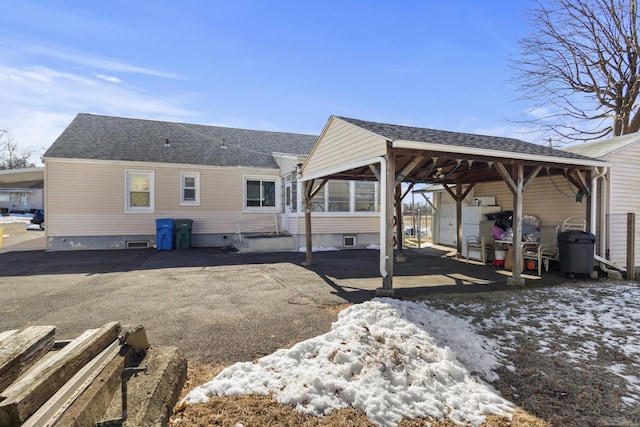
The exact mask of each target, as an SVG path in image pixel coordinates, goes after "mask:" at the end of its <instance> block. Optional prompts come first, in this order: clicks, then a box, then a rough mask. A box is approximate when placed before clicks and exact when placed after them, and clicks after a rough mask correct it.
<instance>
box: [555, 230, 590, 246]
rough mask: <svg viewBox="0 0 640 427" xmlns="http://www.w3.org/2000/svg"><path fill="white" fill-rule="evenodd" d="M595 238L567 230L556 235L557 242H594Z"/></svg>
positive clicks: (578, 231) (584, 233)
mask: <svg viewBox="0 0 640 427" xmlns="http://www.w3.org/2000/svg"><path fill="white" fill-rule="evenodd" d="M595 241H596V236H595V234H592V233H587V232H586V231H581V230H569V231H562V232H560V233H558V242H563V243H567V242H595Z"/></svg>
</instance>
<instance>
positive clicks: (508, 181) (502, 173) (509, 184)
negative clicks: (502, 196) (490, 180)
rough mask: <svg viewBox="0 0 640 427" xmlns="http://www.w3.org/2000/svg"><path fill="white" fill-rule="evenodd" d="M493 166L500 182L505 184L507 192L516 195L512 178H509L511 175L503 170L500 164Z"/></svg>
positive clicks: (515, 186)
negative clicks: (499, 177)
mask: <svg viewBox="0 0 640 427" xmlns="http://www.w3.org/2000/svg"><path fill="white" fill-rule="evenodd" d="M494 166H495V168H496V170H497V171H498V173H499V174H500V176H501V177H502V180H503V181H504V182H505V183H506V184H507V187H508V188H509V190H511V193H512V194H516V193H517V191H518V186H517V184H516V183H515V182H513V178H511V174H509V172H508V171H507V168H505V167H504V165H503V164H502V163H496V164H495V165H494Z"/></svg>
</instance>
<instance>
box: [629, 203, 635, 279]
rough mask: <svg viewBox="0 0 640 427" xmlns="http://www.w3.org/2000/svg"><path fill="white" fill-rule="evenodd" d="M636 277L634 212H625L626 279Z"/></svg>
mask: <svg viewBox="0 0 640 427" xmlns="http://www.w3.org/2000/svg"><path fill="white" fill-rule="evenodd" d="M635 278H636V214H635V213H634V212H629V213H627V280H635Z"/></svg>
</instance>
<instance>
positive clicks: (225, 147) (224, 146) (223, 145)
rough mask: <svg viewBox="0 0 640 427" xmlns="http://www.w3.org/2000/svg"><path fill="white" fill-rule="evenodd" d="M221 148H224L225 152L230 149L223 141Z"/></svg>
mask: <svg viewBox="0 0 640 427" xmlns="http://www.w3.org/2000/svg"><path fill="white" fill-rule="evenodd" d="M220 148H224V149H225V150H226V149H227V148H229V147H227V143H226V142H225V140H224V139H223V140H222V145H221V146H220Z"/></svg>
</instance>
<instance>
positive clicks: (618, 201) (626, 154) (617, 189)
mask: <svg viewBox="0 0 640 427" xmlns="http://www.w3.org/2000/svg"><path fill="white" fill-rule="evenodd" d="M605 160H606V161H608V162H610V163H612V164H614V167H612V168H611V171H610V173H609V182H608V184H609V185H608V189H609V200H610V201H611V203H610V205H609V213H610V215H609V224H610V230H609V242H608V245H609V257H610V259H611V260H612V261H614V262H616V263H619V264H622V265H626V263H627V259H626V256H627V255H626V253H627V247H626V245H627V213H629V212H635V213H636V215H640V197H638V191H639V188H640V176H639V173H640V144H633V145H630V146H628V147H627V148H626V149H624V150H622V151H619V152H616V153H615V154H613V155H611V156H608V157H607V158H606V159H605ZM637 222H638V218H636V229H637V230H636V236H635V241H636V245H635V246H636V247H635V259H636V260H637V259H638V258H639V257H640V230H638V224H637ZM636 264H637V263H636Z"/></svg>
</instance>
